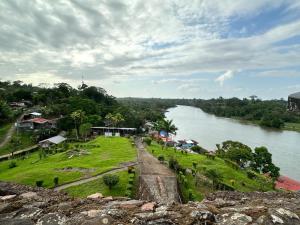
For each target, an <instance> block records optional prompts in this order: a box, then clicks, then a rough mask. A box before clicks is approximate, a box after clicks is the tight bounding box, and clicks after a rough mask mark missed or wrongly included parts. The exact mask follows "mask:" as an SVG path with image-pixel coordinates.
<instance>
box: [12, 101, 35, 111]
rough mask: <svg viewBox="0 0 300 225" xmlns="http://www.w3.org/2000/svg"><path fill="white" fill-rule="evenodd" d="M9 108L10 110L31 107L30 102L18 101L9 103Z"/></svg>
mask: <svg viewBox="0 0 300 225" xmlns="http://www.w3.org/2000/svg"><path fill="white" fill-rule="evenodd" d="M9 105H10V107H12V108H15V109H17V108H25V107H30V106H32V102H31V101H25V100H23V101H20V102H11V103H9Z"/></svg>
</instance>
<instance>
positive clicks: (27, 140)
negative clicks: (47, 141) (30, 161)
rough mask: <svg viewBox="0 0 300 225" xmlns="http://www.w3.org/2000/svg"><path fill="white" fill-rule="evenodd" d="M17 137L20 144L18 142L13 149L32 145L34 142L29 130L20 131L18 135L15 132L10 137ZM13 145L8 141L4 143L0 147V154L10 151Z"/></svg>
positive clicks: (16, 149)
mask: <svg viewBox="0 0 300 225" xmlns="http://www.w3.org/2000/svg"><path fill="white" fill-rule="evenodd" d="M16 137H17V138H19V140H20V144H18V145H17V146H16V147H15V149H14V150H15V151H18V150H21V149H24V148H27V147H30V146H32V145H34V144H35V143H34V142H33V140H32V138H31V137H32V133H31V132H20V133H19V134H18V135H17V134H16V132H15V133H14V134H13V137H12V138H16ZM13 148H14V147H13V145H12V143H11V142H8V143H7V144H6V145H4V146H3V147H1V148H0V155H5V154H7V153H11V151H12V149H13Z"/></svg>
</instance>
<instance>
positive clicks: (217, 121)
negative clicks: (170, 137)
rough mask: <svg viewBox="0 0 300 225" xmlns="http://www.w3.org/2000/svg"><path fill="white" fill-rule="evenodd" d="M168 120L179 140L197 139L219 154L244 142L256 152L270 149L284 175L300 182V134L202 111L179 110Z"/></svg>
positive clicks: (187, 108) (193, 108)
mask: <svg viewBox="0 0 300 225" xmlns="http://www.w3.org/2000/svg"><path fill="white" fill-rule="evenodd" d="M166 117H167V119H172V120H173V122H174V124H175V125H176V127H177V128H178V131H177V134H176V137H175V139H176V140H180V139H194V140H196V141H198V142H199V145H200V146H202V147H204V148H206V149H209V150H215V149H216V144H217V143H219V144H221V143H222V142H223V141H226V140H233V141H239V142H242V143H244V144H246V145H248V146H250V147H252V148H254V147H258V146H266V147H267V148H268V150H269V151H270V152H271V153H272V155H273V162H274V163H275V164H276V165H277V166H279V167H280V173H281V174H282V175H287V176H289V177H291V178H294V179H296V180H299V181H300V133H298V132H294V131H278V130H272V129H265V128H261V127H259V126H256V125H251V124H247V123H242V122H239V121H237V120H233V119H228V118H221V117H216V116H214V115H211V114H208V113H205V112H203V111H202V110H201V109H199V108H195V107H190V106H177V107H175V108H170V109H168V112H167V113H166Z"/></svg>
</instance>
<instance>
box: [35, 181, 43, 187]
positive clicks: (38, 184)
mask: <svg viewBox="0 0 300 225" xmlns="http://www.w3.org/2000/svg"><path fill="white" fill-rule="evenodd" d="M43 183H44V181H43V180H37V181H36V182H35V184H36V186H37V187H42V186H43Z"/></svg>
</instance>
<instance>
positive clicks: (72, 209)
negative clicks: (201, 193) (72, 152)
mask: <svg viewBox="0 0 300 225" xmlns="http://www.w3.org/2000/svg"><path fill="white" fill-rule="evenodd" d="M0 195H1V197H0V224H1V225H18V224H20V225H21V224H22V225H33V224H37V225H50V224H51V225H56V224H60V225H62V224H67V225H71V224H72V225H77V224H78V225H79V224H80V225H81V224H83V225H88V224H91V225H97V224H100V225H103V224H116V225H117V224H118V225H121V224H123V225H126V224H135V225H175V224H178V225H185V224H190V225H197V224H198V225H201V224H203V225H204V224H207V225H209V224H221V225H246V224H263V225H271V224H291V225H296V224H297V225H299V224H300V220H299V216H300V195H299V193H298V194H297V193H279V192H277V193H275V192H269V193H259V192H254V193H238V192H217V193H214V194H210V195H209V196H207V198H206V199H205V200H203V201H202V202H190V203H188V204H184V205H181V204H178V203H168V204H163V203H155V202H147V201H144V200H132V199H128V198H112V197H106V198H103V197H102V196H101V194H95V195H92V196H90V197H88V198H86V199H74V198H71V197H69V196H67V195H65V194H62V193H58V192H54V191H52V190H47V189H43V188H32V187H28V186H23V185H17V184H10V183H5V182H0Z"/></svg>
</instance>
